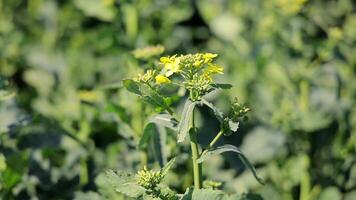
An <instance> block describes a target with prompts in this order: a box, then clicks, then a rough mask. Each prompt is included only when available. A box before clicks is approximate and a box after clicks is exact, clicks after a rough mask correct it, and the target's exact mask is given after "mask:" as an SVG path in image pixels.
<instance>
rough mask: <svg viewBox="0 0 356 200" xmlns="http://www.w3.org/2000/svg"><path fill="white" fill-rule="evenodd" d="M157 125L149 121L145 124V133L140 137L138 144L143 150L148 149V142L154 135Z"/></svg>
mask: <svg viewBox="0 0 356 200" xmlns="http://www.w3.org/2000/svg"><path fill="white" fill-rule="evenodd" d="M156 131H157V130H156V125H155V124H153V123H149V124H147V125H146V126H145V129H144V130H143V134H142V136H141V138H140V142H139V144H138V148H139V149H141V150H145V149H147V146H148V143H149V141H150V139H151V137H152V135H153V134H154V133H155V132H156Z"/></svg>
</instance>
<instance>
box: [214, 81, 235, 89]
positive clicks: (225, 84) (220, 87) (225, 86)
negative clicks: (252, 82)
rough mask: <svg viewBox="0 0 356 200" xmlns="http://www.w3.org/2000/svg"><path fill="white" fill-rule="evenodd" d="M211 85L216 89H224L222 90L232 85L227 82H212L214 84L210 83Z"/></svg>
mask: <svg viewBox="0 0 356 200" xmlns="http://www.w3.org/2000/svg"><path fill="white" fill-rule="evenodd" d="M211 86H212V87H214V88H216V89H224V90H226V89H231V88H232V85H231V84H228V83H214V84H211Z"/></svg>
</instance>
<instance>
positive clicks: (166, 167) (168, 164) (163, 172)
mask: <svg viewBox="0 0 356 200" xmlns="http://www.w3.org/2000/svg"><path fill="white" fill-rule="evenodd" d="M175 161H176V158H172V159H171V160H170V161H169V162H168V163H167V164H166V165H165V166H164V167H163V168H162V169H161V172H162V175H163V176H165V175H166V174H167V173H168V171H169V170H170V169H171V167H172V166H173V164H174V162H175Z"/></svg>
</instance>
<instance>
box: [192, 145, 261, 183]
mask: <svg viewBox="0 0 356 200" xmlns="http://www.w3.org/2000/svg"><path fill="white" fill-rule="evenodd" d="M224 152H235V153H237V155H238V156H239V158H240V159H241V161H242V163H243V164H244V165H245V166H246V167H247V168H249V169H250V170H251V172H252V174H253V176H254V177H255V178H256V180H257V181H258V182H259V183H261V184H263V180H262V179H261V178H260V177H259V176H258V175H257V172H256V169H255V167H253V165H252V164H251V163H250V161H249V160H248V159H247V157H246V156H245V155H244V154H243V153H242V152H241V151H240V149H238V148H237V147H235V146H233V145H230V144H225V145H223V146H220V147H216V148H212V149H210V150H208V151H207V152H206V153H204V154H202V155H201V156H200V158H199V159H198V160H197V162H198V163H202V162H204V161H206V160H207V159H209V158H210V157H211V156H213V155H217V154H222V153H224Z"/></svg>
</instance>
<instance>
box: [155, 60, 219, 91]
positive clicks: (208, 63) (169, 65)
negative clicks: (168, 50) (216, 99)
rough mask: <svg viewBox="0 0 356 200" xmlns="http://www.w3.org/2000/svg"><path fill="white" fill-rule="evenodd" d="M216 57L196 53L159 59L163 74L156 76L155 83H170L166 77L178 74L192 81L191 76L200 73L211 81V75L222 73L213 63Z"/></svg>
mask: <svg viewBox="0 0 356 200" xmlns="http://www.w3.org/2000/svg"><path fill="white" fill-rule="evenodd" d="M217 56H218V55H217V54H213V53H197V54H187V55H181V56H177V55H174V56H167V57H161V58H160V62H161V64H163V66H164V67H163V70H164V72H163V75H162V74H160V75H157V76H156V83H157V84H162V83H170V82H171V81H170V79H169V78H168V77H170V76H172V75H173V74H180V75H182V76H183V77H184V78H185V79H192V78H193V75H195V74H197V73H202V75H204V77H206V78H208V79H210V80H211V75H213V74H222V73H223V68H222V67H220V66H218V65H216V64H215V63H213V60H214V58H216V57H217Z"/></svg>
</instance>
